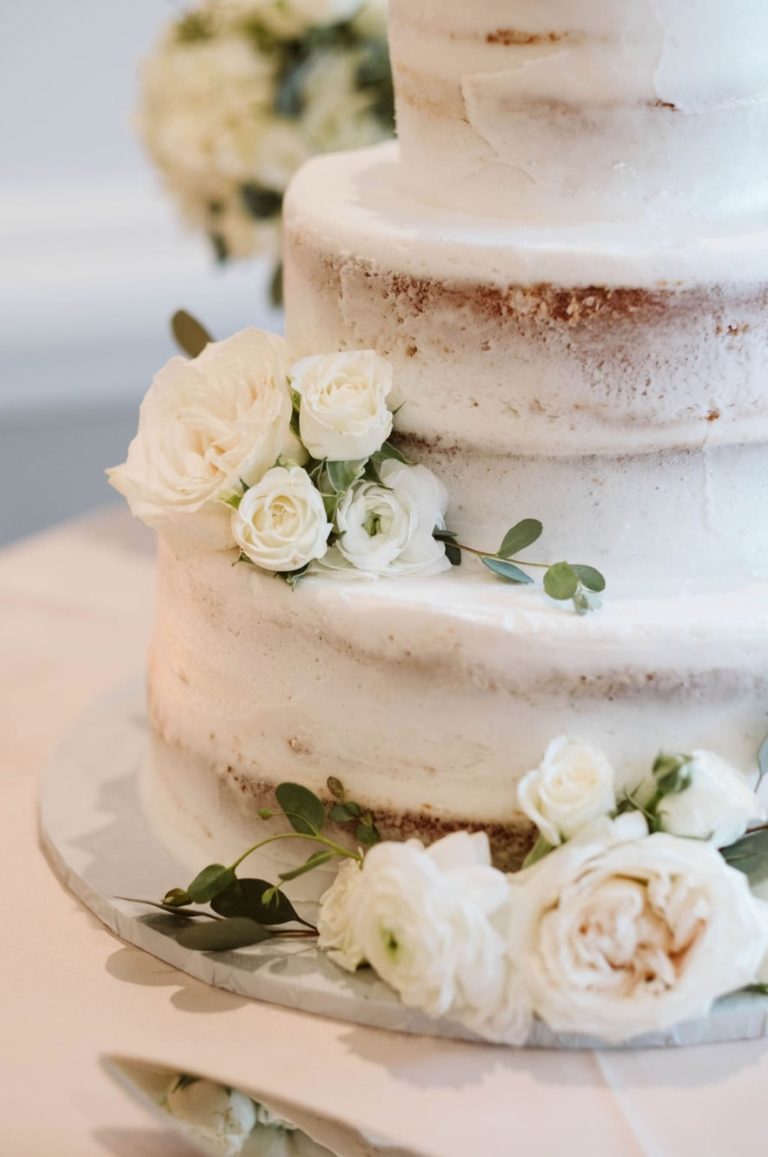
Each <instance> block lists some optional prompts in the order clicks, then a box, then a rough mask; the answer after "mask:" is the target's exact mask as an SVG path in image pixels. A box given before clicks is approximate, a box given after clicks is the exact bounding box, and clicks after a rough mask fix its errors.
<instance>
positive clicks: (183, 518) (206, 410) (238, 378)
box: [108, 329, 292, 548]
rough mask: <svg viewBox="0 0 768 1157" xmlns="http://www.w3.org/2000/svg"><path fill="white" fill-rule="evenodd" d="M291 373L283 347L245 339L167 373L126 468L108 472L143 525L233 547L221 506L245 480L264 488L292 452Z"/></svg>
mask: <svg viewBox="0 0 768 1157" xmlns="http://www.w3.org/2000/svg"><path fill="white" fill-rule="evenodd" d="M290 363H291V354H290V349H289V347H288V344H287V342H285V341H284V340H283V339H282V338H280V337H276V336H275V335H273V334H269V333H263V332H261V331H260V330H257V329H246V330H243V331H242V332H241V333H238V334H235V335H234V336H233V337H231V338H228V339H227V340H226V341H221V342H212V343H211V344H210V345H208V346H206V348H205V349H204V350H203V352H202V353H201V354H200V355H199V356H198V357H196V358H193V359H191V360H187V359H186V358H181V357H177V358H172V359H171V360H170V361H169V362H168V363H167V364H166V365H165V366H164V367H163V369H162V370H160V372H159V373H158V374H157V376H156V377H155V379H154V381H153V382H152V385H151V387H150V389H149V392H148V393H147V395H146V397H145V398H144V401H143V402H142V404H141V410H140V415H139V430H138V433H137V435H136V437H135V438H134V440H133V441H132V442H131V445H130V447H129V449H128V458H127V461H126V462H125V463H124V464H123V465H122V466H117V467H114V468H113V469H112V470H110V471H108V474H109V480H110V482H111V483H112V485H113V486H114V487H115V489H116V490H119V491H120V493H121V494H123V495H124V496H125V497H126V499H127V500H128V504H129V506H130V508H131V510H132V512H133V513H134V514H135V515H136V517H137V518H140V519H141V520H142V521H143V522H146V523H147V525H149V526H154V527H156V528H157V529H159V530H164V531H167V532H169V533H172V534H176V535H179V536H184V537H191V538H196V539H201V540H204V541H206V542H207V543H208V544H209V545H211V546H214V547H220V548H223V547H226V546H230V545H231V543H232V536H231V533H230V530H229V522H230V519H229V511H228V510H227V508H226V506H224V504H223V503H220V502H218V501H217V500H219V499H223V498H225V497H227V496H228V495H230V494H232V493H234V492H237V491H239V489H240V480H241V479H242V480H244V481H245V482H246V483H248V484H253V483H255V482H258V481H259V479H261V478H262V476H263V475H264V473H265V471H266V470H267V469H268V468H269V467H270V466H271V465H272V463H273V462H274V461H275V460H276V459H277V458H278V456H279V455H280V453H281V452H282V451H283V450H284V449H285V448H286V447H287V446H289V445H290V444H291V442H292V435H291V433H290V420H291V399H290V391H289V389H288V368H289V366H290ZM192 516H195V517H194V518H193V517H192Z"/></svg>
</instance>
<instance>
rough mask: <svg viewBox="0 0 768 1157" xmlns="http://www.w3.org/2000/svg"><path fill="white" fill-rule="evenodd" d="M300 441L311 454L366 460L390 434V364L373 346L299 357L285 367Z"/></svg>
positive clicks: (331, 458)
mask: <svg viewBox="0 0 768 1157" xmlns="http://www.w3.org/2000/svg"><path fill="white" fill-rule="evenodd" d="M291 386H292V387H293V389H294V390H295V391H296V393H297V394H298V395H299V396H300V398H301V407H300V410H299V429H300V432H301V440H302V442H303V443H304V445H305V446H306V448H307V450H308V451H309V453H310V454H311V455H312V457H313V458H326V459H329V460H331V461H333V462H345V461H357V460H361V459H364V458H369V457H370V456H371V454H373V453H375V452H376V451H377V450H378V449H379V447H380V446H381V445H382V444H383V443H384V442H386V440H387V438H388V437H389V435H390V434H391V432H392V412H391V411H390V410H389V408H388V406H387V399H388V397H389V395H390V393H391V391H392V366H391V365H390V363H389V362H387V361H385V360H384V358H380V357H379V356H378V354H376V353H374V352H373V350H358V351H354V352H350V353H337V354H324V355H320V356H319V357H308V358H303V359H302V361H300V362H297V363H296V365H295V366H293V368H292V370H291Z"/></svg>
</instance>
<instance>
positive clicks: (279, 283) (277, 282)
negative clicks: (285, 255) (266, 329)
mask: <svg viewBox="0 0 768 1157" xmlns="http://www.w3.org/2000/svg"><path fill="white" fill-rule="evenodd" d="M269 302H270V305H271V306H272V308H273V309H281V308H282V305H283V263H282V261H277V262H275V267H274V269H273V270H272V276H271V278H270V279H269Z"/></svg>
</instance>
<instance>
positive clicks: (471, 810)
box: [150, 546, 768, 854]
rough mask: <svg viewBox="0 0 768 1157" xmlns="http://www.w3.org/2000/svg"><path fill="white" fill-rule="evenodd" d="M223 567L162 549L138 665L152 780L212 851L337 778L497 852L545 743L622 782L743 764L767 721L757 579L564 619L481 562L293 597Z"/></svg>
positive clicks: (316, 588)
mask: <svg viewBox="0 0 768 1157" xmlns="http://www.w3.org/2000/svg"><path fill="white" fill-rule="evenodd" d="M231 564H232V556H230V555H229V554H226V553H219V554H216V553H210V554H203V555H197V556H193V557H187V558H182V557H178V556H177V555H176V554H174V553H173V552H172V551H171V550H170V548H169V547H168V546H164V547H162V549H161V553H160V560H159V566H160V570H159V588H158V614H157V624H156V630H155V636H154V642H153V647H152V656H151V665H150V715H151V720H152V727H153V731H154V733H155V737H156V741H157V748H156V751H157V762H156V765H155V770H154V773H153V774H154V776H155V777H156V778H157V779H158V781H159V782H160V783H161V785H162V791H163V793H164V795H165V797H166V798H168V797H169V796H170V798H172V799H175V804H176V806H177V809H178V813H179V817H180V819H179V822H180V823H181V824H182V825H186V826H188V827H191V828H195V827H198V828H199V829H200V831H201V832H202V833H204V832H205V829H206V828H207V827H208V825H209V824H210V825H211V827H212V828H215V837H216V839H217V840H225V841H226V844H225V850H226V851H227V853H228V851H229V844H230V843H231V844H235V843H237V842H238V840H239V842H240V844H241V846H242V841H243V838H244V837H246V836H247V834H248V833H252V832H253V829H254V825H257V819H256V811H257V809H258V807H260V806H263V804H264V803H265V802H266V793H268V792H269V789H270V788H271V786H273V785H276V784H277V783H280V782H281V781H283V780H295V781H298V782H300V783H304V784H306V785H307V786H309V787H311V788H313V789H315V790H317V791H319V792H320V793H321V794H322V793H324V791H325V783H326V779H327V777H328V776H330V775H335V776H337V777H338V778H340V779H341V780H342V782H343V783H344V784H345V786H346V787H347V788H348V790H349V792H350V793H351V795H352V796H353V797H354V798H355V799H357V800H359V801H360V802H361V803H362V804H364V805H365V806H368V807H370V808H371V809H372V811H373V813H374V815H375V816H376V817H378V818H379V819H380V820H381V821H382V825H383V827H384V829H385V830H386V831H389V832H392V831H395V832H396V831H398V830H401V831H405V832H406V833H408V834H410V833H411V832H412V831H414V830H420V831H422V832H423V833H424V834H425V835H430V834H435V833H439V832H441V831H442V830H444V828H445V827H446V826H449V827H450V826H451V825H455V824H467V823H470V824H471V823H476V824H481V825H483V826H485V827H489V828H490V829H491V830H492V832H493V834H494V835H495V837H496V842H497V846H498V847H500V848H502V849H506V851H507V853H510V852H511V853H512V854H514V853H515V851H519V850H520V848H521V847H522V846H523V844H524V842H525V840H526V839H527V825H526V824H525V821H524V820H523V818H522V816H521V815H520V813H519V811H518V809H517V805H516V786H517V783H518V780H519V778H520V777H521V775H522V774H523V773H524V772H525V771H527V770H528V769H529V768H531V767H533V766H535V765H536V764H537V763H538V762H539V760H540V758H541V756H542V753H543V751H544V749H545V747H546V746H547V744H548V742H549V741H550V740H551V739H552V738H553V737H554V736H556V735H558V734H560V733H564V732H566V733H571V734H575V735H578V736H581V737H583V738H585V739H587V740H588V741H590V742H592V743H595V744H597V745H598V746H601V747H603V748H604V749H605V750H606V751H607V752H608V754H609V755H610V757H611V758H612V759H613V760H614V761H615V763H616V766H617V768H619V769H620V770H621V774H622V777H624V778H627V779H630V780H634V779H639V778H640V776H641V774H643V773H644V772H646V771H647V769H648V767H649V766H650V764H651V762H652V761H653V759H654V757H655V755H656V754H657V753H658V751H659V749H661V748H663V749H666V750H685V749H688V748H693V747H704V748H711V749H713V750H716V751H719V752H720V753H721V754H722V755H724V756H725V757H727V758H729V759H730V760H732V761H733V762H734V763H735V764H736V765H737V766H740V767H742V768H744V769H745V770H748V769H750V768H751V767H752V766H753V763H754V756H755V751H756V748H757V745H758V743H759V741H760V740H761V739H762V738H763V736H764V734H765V732H766V730H767V729H768V584H765V583H763V584H759V585H755V586H753V587H750V588H745V589H743V590H740V591H738V592H734V593H732V594H729V595H722V596H720V597H718V598H717V599H716V600H713V599H712V598H711V597H706V598H689V599H686V598H682V597H679V598H676V597H669V598H667V599H663V600H662V599H658V600H621V599H615V600H610V601H608V602H607V603H606V606H605V608H604V609H603V610H602V611H601V612H600V613H599V614H595V615H591V616H589V617H587V618H586V619H582V618H578V617H577V616H576V615H575V614H574V613H573V612H572V611H569V610H564V609H562V608H561V607H559V606H556V605H555V604H552V603H550V602H549V601H548V600H547V599H546V597H545V596H543V595H542V594H541V593H539V592H537V591H532V590H525V591H522V590H519V589H516V588H513V587H510V586H508V585H505V584H503V583H500V582H498V581H496V580H495V579H494V578H492V577H491V576H490V575H487V576H486V574H484V573H482V572H481V570H480V568H478V569H477V570H475V569H474V568H473V569H472V570H470V569H469V567H467V568H466V572H465V573H464V572H460V571H454V572H453V573H451V574H450V575H447V576H440V577H438V578H436V579H397V580H379V581H378V582H377V581H366V580H359V581H348V582H344V581H340V580H338V579H336V578H323V577H311V578H309V579H307V580H305V581H304V583H302V585H301V586H300V587H299V588H298V589H297V590H296V591H295V592H294V591H291V590H290V589H289V587H288V586H287V585H286V584H284V583H282V582H281V581H280V580H279V579H276V578H273V577H271V576H267V575H264V574H263V573H261V572H258V571H256V570H254V569H253V568H250V567H248V566H246V565H239V566H236V567H233V566H232V565H231ZM257 836H258V832H257ZM222 854H223V853H222Z"/></svg>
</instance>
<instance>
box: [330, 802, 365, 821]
mask: <svg viewBox="0 0 768 1157" xmlns="http://www.w3.org/2000/svg"><path fill="white" fill-rule="evenodd" d="M360 811H361V808H360V805H359V804H357V803H353V802H352V801H350V802H349V803H335V804H334V805H333V807H332V808H331V810H330V811H329V812H328V818H329V819H330V820H333V822H334V823H335V824H347V823H349V821H350V820H356V819H357V818H358V817H359V815H360Z"/></svg>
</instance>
